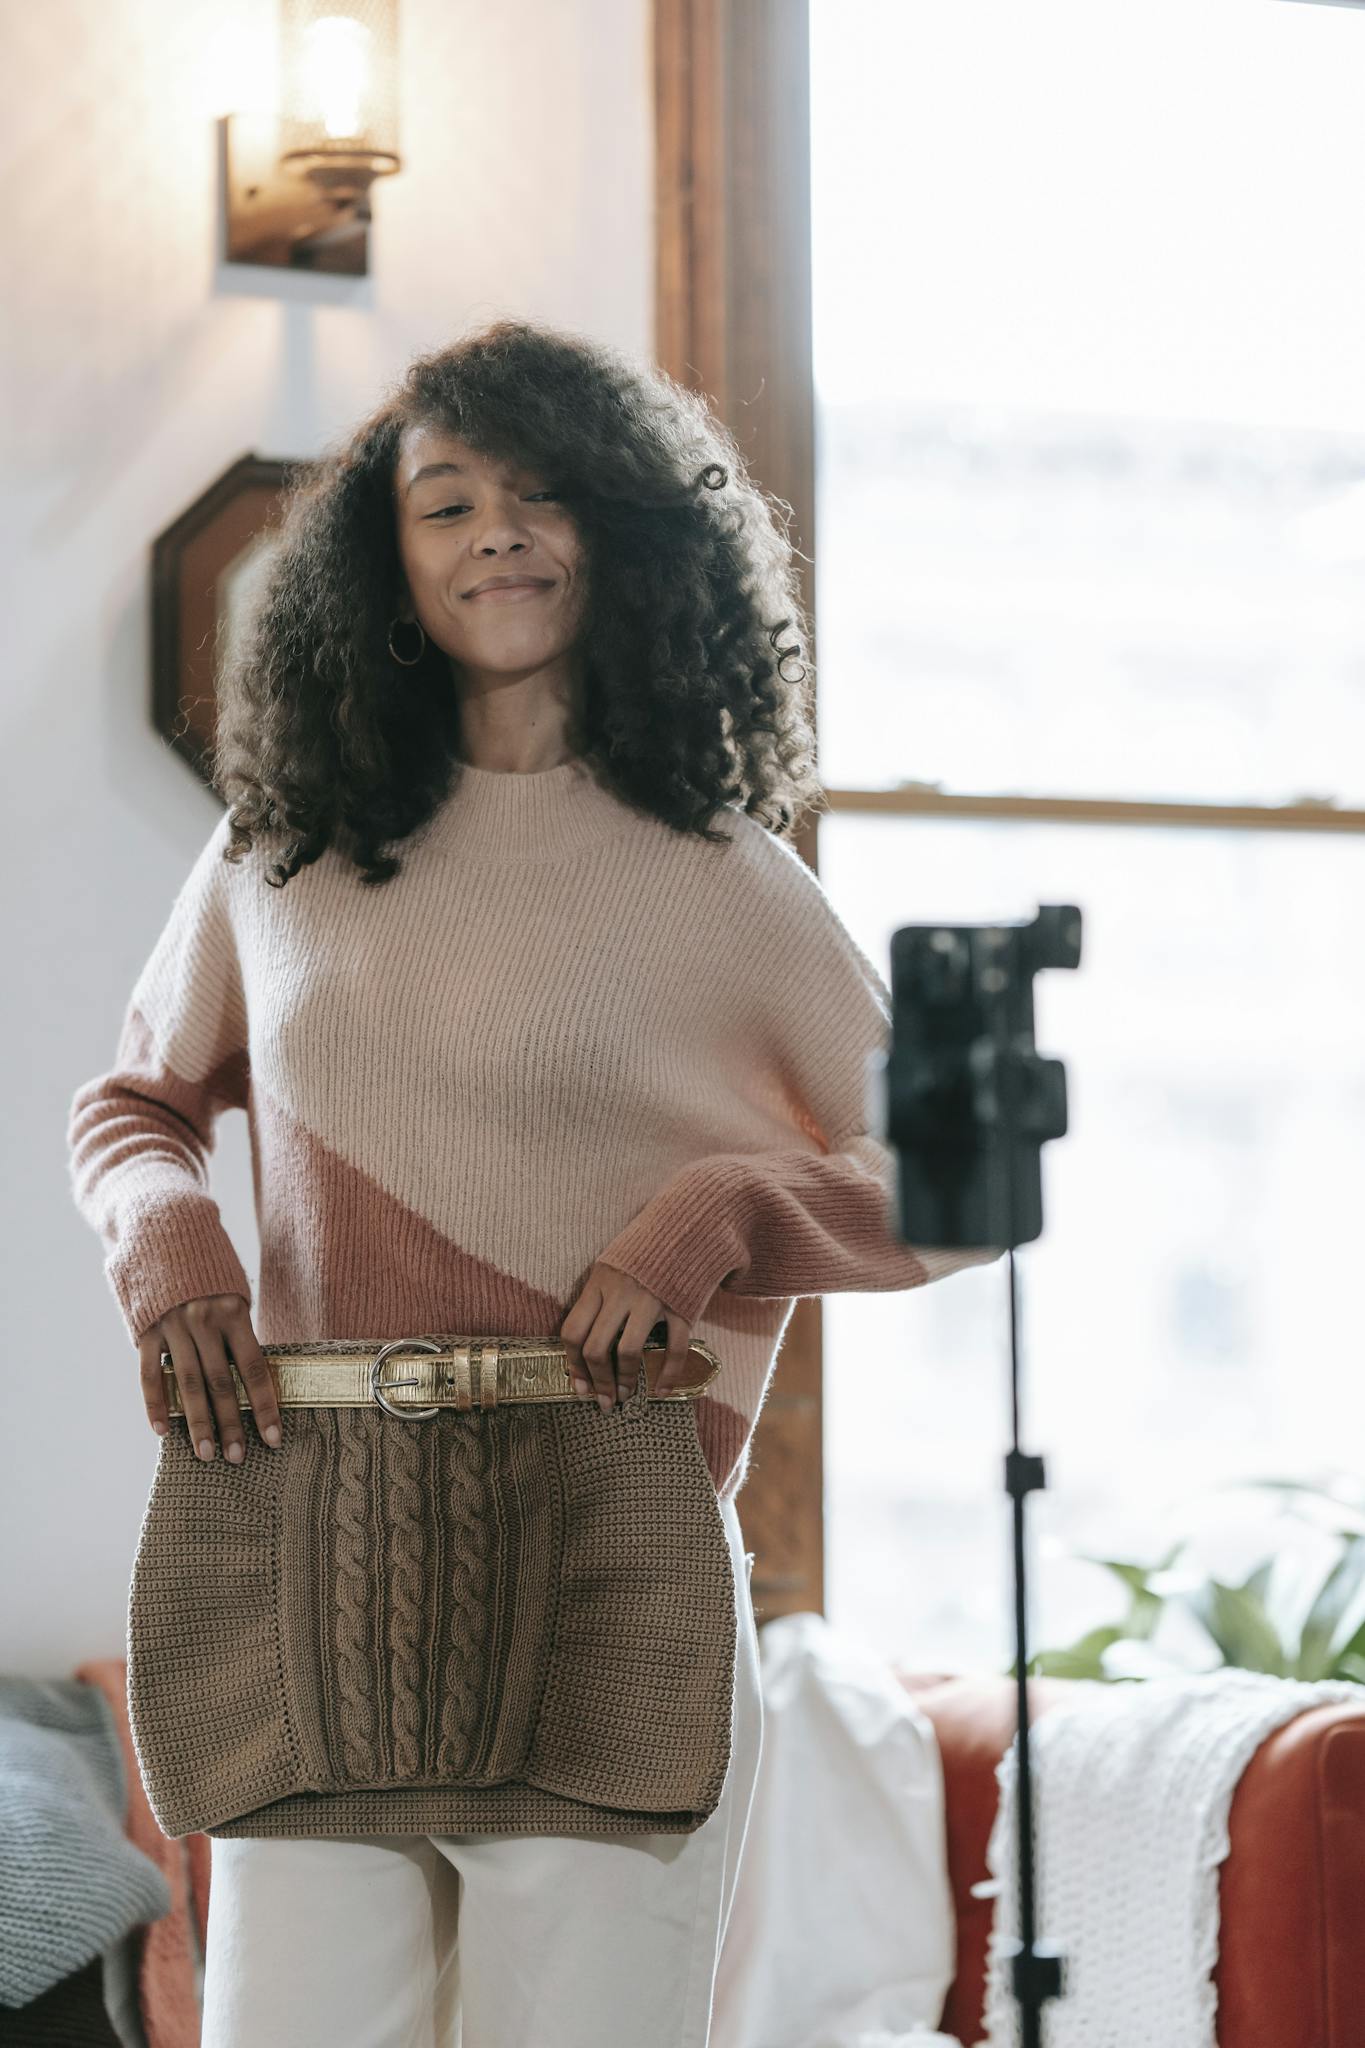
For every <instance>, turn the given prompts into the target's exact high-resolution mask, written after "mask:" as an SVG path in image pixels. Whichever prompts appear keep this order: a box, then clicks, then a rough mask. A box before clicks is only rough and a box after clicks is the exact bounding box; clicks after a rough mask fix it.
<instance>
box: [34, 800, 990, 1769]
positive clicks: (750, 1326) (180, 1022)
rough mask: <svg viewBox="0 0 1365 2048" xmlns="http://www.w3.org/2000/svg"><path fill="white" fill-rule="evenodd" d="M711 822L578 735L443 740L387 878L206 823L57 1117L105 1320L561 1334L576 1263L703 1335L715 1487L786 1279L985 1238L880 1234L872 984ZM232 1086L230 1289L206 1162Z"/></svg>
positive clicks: (793, 881) (776, 847)
mask: <svg viewBox="0 0 1365 2048" xmlns="http://www.w3.org/2000/svg"><path fill="white" fill-rule="evenodd" d="M721 823H722V825H723V827H724V829H725V831H726V832H727V834H728V835H730V836H729V839H728V842H727V843H726V844H725V845H712V844H709V843H707V842H704V841H699V840H697V839H695V838H693V837H689V836H687V835H683V834H679V833H675V832H674V831H672V830H671V829H670V828H669V827H667V826H666V825H664V824H662V823H661V822H660V821H659V820H657V819H655V818H653V817H652V816H649V815H646V814H644V813H641V812H637V811H636V810H635V809H634V808H633V806H631V805H628V804H625V803H623V802H621V801H620V800H619V799H618V798H617V797H616V796H615V795H613V794H612V793H611V792H609V791H607V790H606V789H604V788H603V787H602V785H601V784H600V783H598V782H597V780H596V779H595V777H593V776H592V775H591V773H590V772H589V770H588V769H587V767H586V765H585V764H583V763H582V762H579V761H566V762H563V763H561V764H560V766H558V767H556V768H551V769H547V770H544V771H542V772H540V773H538V774H530V775H519V774H510V773H506V774H505V773H499V772H495V771H493V770H489V769H476V768H471V767H468V766H466V767H463V768H462V769H461V770H460V771H459V774H458V779H457V780H456V781H455V782H454V784H453V786H452V789H451V792H450V794H449V795H448V796H447V798H446V800H445V802H444V803H443V804H442V806H441V807H440V809H439V810H438V811H437V813H436V814H435V816H434V817H433V818H432V819H431V820H429V821H428V823H427V824H426V825H425V826H424V827H422V828H421V830H420V832H418V833H417V834H415V835H413V837H412V838H411V839H410V840H408V841H407V842H405V843H404V844H403V845H402V846H400V847H399V848H398V849H397V851H398V852H399V853H400V854H401V856H402V858H403V860H404V867H403V871H402V872H401V873H400V874H399V875H398V876H397V877H395V879H394V880H393V881H392V882H389V883H386V884H384V885H382V886H380V887H377V888H375V887H366V886H365V885H364V884H363V883H362V882H361V881H360V880H359V878H358V876H357V874H356V871H355V869H354V867H353V866H352V865H351V864H350V863H349V862H348V861H346V860H345V859H344V858H343V857H342V856H341V855H340V854H339V853H337V851H336V850H335V849H329V850H328V852H327V853H325V854H324V855H323V856H322V858H321V859H320V860H318V861H317V862H315V863H314V864H313V865H312V866H311V867H308V868H305V869H304V870H303V871H302V872H301V873H300V874H298V875H296V876H295V877H294V878H293V879H292V880H291V881H290V882H288V883H287V884H286V885H285V887H284V888H283V889H272V888H271V887H269V886H268V884H267V883H266V882H265V880H264V878H263V876H262V874H261V871H260V866H259V857H258V852H257V851H256V850H253V852H252V853H251V854H249V855H248V856H247V858H246V859H245V860H244V861H243V862H242V863H241V864H240V865H233V864H230V863H227V862H225V861H224V860H223V859H222V851H223V847H224V845H225V843H226V840H227V818H226V814H224V816H223V818H222V819H220V820H219V821H218V823H217V824H216V825H215V827H214V830H213V831H212V832H211V834H210V835H209V837H208V840H207V842H206V844H205V845H204V847H203V848H202V850H201V852H200V854H199V856H198V858H197V860H196V861H195V863H194V865H193V868H192V870H191V872H190V874H189V875H188V877H187V878H186V881H185V883H184V885H183V887H182V888H181V890H180V892H179V894H178V895H177V897H176V899H175V902H174V904H173V906H172V909H171V912H170V915H169V917H168V919H167V921H166V924H165V927H164V929H163V931H162V933H161V936H160V938H159V939H158V941H157V943H156V945H155V948H154V950H153V952H152V954H151V957H150V958H149V959H148V961H147V963H146V965H145V967H144V968H143V970H142V973H141V974H140V976H139V977H138V979H137V982H136V984H135V986H134V988H133V991H132V993H131V996H130V998H129V1001H128V1005H127V1010H126V1014H125V1017H124V1021H123V1027H122V1033H121V1036H120V1039H119V1043H118V1047H117V1052H116V1056H115V1061H114V1065H113V1067H112V1068H111V1069H110V1070H109V1071H108V1072H106V1073H103V1074H101V1075H99V1076H97V1077H96V1078H94V1079H92V1080H90V1081H88V1082H86V1083H85V1084H84V1085H83V1086H81V1087H80V1088H79V1089H78V1090H77V1091H76V1094H75V1097H74V1100H73V1102H72V1104H71V1109H70V1117H69V1127H68V1139H69V1152H70V1166H71V1180H72V1189H73V1194H74V1197H75V1200H76V1202H77V1204H78V1206H79V1208H80V1210H81V1212H82V1213H83V1214H84V1215H85V1216H86V1217H87V1219H88V1220H89V1222H90V1223H91V1224H92V1226H93V1227H94V1228H95V1229H96V1230H97V1231H98V1232H99V1233H100V1236H101V1238H102V1240H103V1242H104V1245H105V1248H106V1270H107V1273H108V1278H109V1281H110V1284H111V1287H112V1289H113V1292H114V1294H115V1297H116V1299H117V1301H118V1304H119V1307H120V1309H121V1311H122V1314H123V1318H124V1322H125V1324H126V1327H127V1330H128V1333H129V1336H130V1337H132V1338H133V1339H136V1338H137V1336H138V1335H139V1334H140V1333H141V1332H142V1331H144V1330H146V1329H147V1328H149V1327H150V1326H151V1325H152V1324H153V1323H154V1322H156V1321H157V1320H158V1319H159V1318H160V1317H161V1316H162V1315H163V1314H164V1313H165V1311H166V1310H167V1309H168V1308H171V1307H173V1306H174V1305H175V1304H177V1303H179V1302H183V1301H187V1300H189V1299H190V1298H191V1297H193V1296H195V1295H201V1294H216V1293H240V1294H241V1295H243V1296H244V1298H245V1299H246V1300H247V1301H248V1302H249V1303H251V1305H252V1310H253V1320H254V1325H255V1328H256V1332H257V1335H258V1337H260V1339H261V1340H262V1341H263V1342H267V1343H268V1342H288V1341H303V1340H308V1339H315V1338H339V1337H361V1338H366V1339H369V1338H371V1337H373V1338H375V1339H377V1340H382V1339H384V1338H387V1337H403V1336H409V1335H416V1334H420V1333H422V1332H426V1331H433V1332H451V1331H468V1332H479V1331H505V1332H507V1333H508V1334H511V1335H526V1336H545V1335H558V1333H559V1329H560V1326H561V1324H562V1322H563V1319H564V1317H565V1315H566V1314H567V1312H568V1309H569V1307H570V1306H571V1304H572V1302H573V1301H574V1299H575V1298H576V1296H577V1294H578V1292H579V1290H580V1288H581V1286H582V1283H583V1281H584V1279H585V1278H586V1276H587V1273H588V1270H589V1269H590V1267H591V1266H592V1264H593V1262H594V1260H596V1259H598V1258H602V1259H605V1260H607V1261H608V1262H609V1263H610V1264H612V1265H614V1266H617V1267H619V1268H620V1269H621V1270H622V1271H624V1272H626V1273H628V1274H630V1275H631V1276H632V1277H633V1278H634V1279H636V1280H638V1281H639V1282H640V1283H641V1284H642V1285H643V1286H645V1287H647V1288H648V1289H649V1290H650V1291H651V1292H652V1293H654V1294H656V1295H657V1296H658V1297H659V1299H660V1300H662V1301H663V1302H664V1304H665V1305H666V1307H668V1308H670V1309H672V1310H674V1311H675V1312H676V1313H678V1314H679V1315H682V1316H684V1317H687V1318H689V1319H690V1320H691V1321H692V1323H693V1326H694V1329H695V1331H696V1334H697V1335H698V1336H699V1337H701V1338H702V1339H703V1340H704V1341H706V1342H707V1343H709V1344H710V1345H711V1346H712V1348H713V1349H714V1350H715V1352H716V1353H717V1355H718V1356H719V1357H720V1358H721V1359H722V1360H723V1361H724V1369H723V1373H722V1376H721V1378H720V1380H718V1381H717V1383H716V1386H715V1388H714V1390H713V1392H712V1393H711V1394H708V1395H707V1396H705V1397H703V1398H702V1399H701V1400H700V1401H699V1402H698V1403H697V1415H696V1421H697V1427H698V1430H699V1433H700V1437H701V1441H702V1446H703V1450H704V1452H705V1455H706V1459H707V1463H708V1466H709V1468H710V1470H711V1473H712V1477H713V1479H714V1481H715V1484H716V1487H717V1490H718V1493H719V1494H720V1495H721V1496H722V1497H728V1496H732V1495H733V1494H734V1493H735V1492H737V1490H738V1488H739V1487H740V1485H741V1484H742V1482H743V1479H744V1476H745V1472H746V1470H747V1463H748V1455H749V1445H750V1441H751V1437H752V1432H753V1426H754V1423H755V1421H756V1419H757V1416H758V1413H759V1410H760V1408H761V1406H762V1402H763V1398H764V1394H765V1392H766V1389H767V1385H768V1382H769V1378H770V1375H771V1372H772V1368H773V1362H774V1359H775V1357H776V1354H777V1350H778V1347H779V1344H780V1342H781V1338H782V1335H783V1332H784V1330H785V1327H786V1324H787V1321H788V1318H789V1316H790V1313H791V1308H792V1304H793V1301H794V1299H795V1298H796V1297H797V1296H800V1295H813V1294H826V1293H832V1292H837V1291H844V1290H862V1291H880V1290H885V1289H892V1288H907V1287H915V1286H919V1285H922V1284H923V1283H924V1282H926V1281H929V1280H933V1279H936V1278H939V1277H941V1276H943V1275H946V1274H949V1273H952V1272H954V1271H956V1270H958V1269H959V1268H960V1267H963V1266H966V1265H971V1264H976V1263H979V1262H982V1261H984V1260H989V1259H991V1258H993V1257H995V1256H997V1254H995V1253H993V1252H982V1251H965V1250H963V1251H959V1250H915V1249H912V1248H911V1247H909V1246H906V1245H903V1244H901V1243H899V1242H898V1241H896V1239H895V1238H894V1237H893V1235H892V1231H891V1224H890V1219H891V1215H892V1194H893V1188H894V1165H893V1161H892V1156H891V1154H890V1153H889V1151H888V1150H887V1149H886V1148H885V1147H884V1146H883V1145H882V1144H881V1143H880V1142H879V1141H878V1140H877V1139H875V1138H874V1137H872V1136H871V1135H870V1134H869V1133H868V1131H867V1127H866V1121H865V1107H864V1105H865V1094H864V1080H865V1070H866V1059H867V1055H868V1053H869V1052H870V1051H872V1050H874V1049H879V1048H881V1047H883V1046H884V1045H885V1044H886V1042H887V1037H888V1033H889V1023H890V1008H889V996H888V992H887V990H886V987H885V985H884V983H883V982H882V980H881V977H880V976H879V975H878V973H877V971H876V969H875V968H874V967H873V966H872V964H871V962H870V961H869V960H868V959H867V958H866V956H865V955H864V954H863V953H862V952H861V951H860V950H859V949H858V947H857V946H856V945H855V943H854V941H853V940H852V938H851V936H850V934H849V933H848V932H847V930H846V929H845V927H844V926H843V924H842V922H841V921H840V919H839V918H838V916H837V915H836V913H835V911H834V909H833V907H832V905H831V904H830V903H829V900H828V898H827V897H826V895H825V893H824V890H823V888H822V887H821V885H820V883H819V881H818V879H817V878H816V876H815V875H814V874H813V873H812V871H811V869H810V868H809V867H808V866H807V865H806V863H805V862H804V861H802V860H801V858H800V856H799V855H798V854H797V853H796V852H795V851H794V850H793V849H792V848H791V847H789V846H788V845H786V844H785V843H784V842H782V841H781V840H778V839H776V838H774V837H773V835H772V834H770V833H769V832H767V831H766V830H765V829H764V828H763V827H762V826H761V825H759V824H757V823H756V822H755V821H754V820H753V819H751V818H749V817H747V816H745V815H744V814H743V813H742V812H739V811H736V810H729V811H726V812H723V813H722V814H721ZM233 1107H240V1108H243V1109H245V1111H246V1113H247V1116H248V1119H249V1122H250V1129H251V1139H252V1150H253V1161H254V1171H255V1183H256V1194H257V1213H258V1219H259V1226H260V1239H261V1270H260V1282H259V1292H258V1293H256V1294H253V1290H252V1287H251V1283H250V1281H249V1280H248V1277H247V1275H246V1273H245V1271H244V1269H243V1267H242V1263H241V1261H240V1259H239V1257H238V1255H237V1252H236V1250H235V1248H234V1247H233V1245H232V1243H231V1241H230V1240H229V1238H228V1236H227V1233H226V1231H225V1229H224V1227H223V1223H222V1219H221V1216H220V1214H219V1211H218V1207H217V1204H216V1203H215V1201H214V1200H213V1197H212V1194H211V1191H210V1184H209V1156H210V1154H211V1151H212V1148H213V1143H214V1128H215V1124H216V1122H217V1120H218V1118H219V1117H220V1116H221V1114H222V1113H223V1112H224V1111H225V1110H226V1109H229V1108H233ZM356 1739H357V1740H359V1739H361V1738H360V1736H359V1732H358V1724H357V1733H356Z"/></svg>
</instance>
